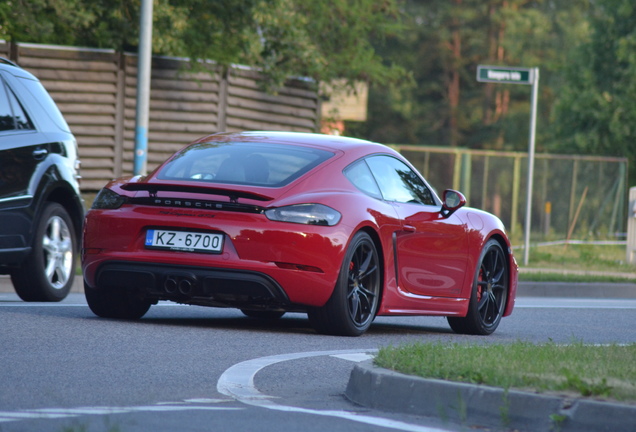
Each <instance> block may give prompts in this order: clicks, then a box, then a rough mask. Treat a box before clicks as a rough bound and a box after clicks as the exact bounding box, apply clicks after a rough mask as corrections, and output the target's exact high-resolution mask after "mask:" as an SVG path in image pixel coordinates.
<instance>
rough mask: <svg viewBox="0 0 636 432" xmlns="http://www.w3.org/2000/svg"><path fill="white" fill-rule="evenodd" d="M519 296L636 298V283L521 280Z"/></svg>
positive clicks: (518, 290) (518, 289)
mask: <svg viewBox="0 0 636 432" xmlns="http://www.w3.org/2000/svg"><path fill="white" fill-rule="evenodd" d="M517 297H569V298H572V297H574V298H599V299H609V298H636V283H631V282H620V283H608V282H605V283H603V282H519V286H518V288H517Z"/></svg>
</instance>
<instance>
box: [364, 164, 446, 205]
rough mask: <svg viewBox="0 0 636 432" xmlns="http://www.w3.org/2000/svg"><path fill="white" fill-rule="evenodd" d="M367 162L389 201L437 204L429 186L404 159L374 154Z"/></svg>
mask: <svg viewBox="0 0 636 432" xmlns="http://www.w3.org/2000/svg"><path fill="white" fill-rule="evenodd" d="M367 163H368V164H369V167H370V168H371V171H372V172H373V175H374V176H375V178H376V180H377V182H378V184H379V186H380V190H381V191H382V195H383V196H384V199H386V200H387V201H395V202H400V203H415V204H426V205H435V200H434V199H433V194H432V193H431V191H430V190H429V188H428V187H427V186H426V184H425V183H424V182H423V181H422V179H421V178H420V177H419V176H418V175H417V173H415V172H414V171H413V170H412V169H411V168H409V167H408V166H407V165H406V164H404V163H403V162H402V161H400V160H398V159H395V158H393V157H391V156H372V157H370V158H368V159H367Z"/></svg>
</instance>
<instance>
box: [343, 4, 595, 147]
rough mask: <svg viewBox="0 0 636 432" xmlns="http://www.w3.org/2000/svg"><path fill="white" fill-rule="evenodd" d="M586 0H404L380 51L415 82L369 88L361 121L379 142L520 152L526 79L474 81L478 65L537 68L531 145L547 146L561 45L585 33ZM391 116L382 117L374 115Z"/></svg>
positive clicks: (361, 130)
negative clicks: (400, 31)
mask: <svg viewBox="0 0 636 432" xmlns="http://www.w3.org/2000/svg"><path fill="white" fill-rule="evenodd" d="M588 4H589V0H571V1H568V2H554V1H550V0H488V1H484V0H427V1H424V0H407V1H406V2H405V6H404V7H405V16H406V19H405V23H404V24H405V26H406V27H407V30H406V31H405V32H404V36H403V37H399V38H398V37H395V38H390V39H389V41H388V43H387V46H386V48H385V49H383V50H381V51H380V52H381V53H382V55H383V56H385V57H386V58H389V59H391V60H392V61H394V62H395V63H396V64H400V65H402V66H404V68H405V69H407V70H411V71H413V76H414V79H415V81H416V83H417V85H416V88H415V89H404V88H396V87H389V86H374V87H373V91H372V92H371V94H370V100H371V103H370V105H369V110H370V111H369V118H370V120H369V121H368V122H367V123H366V124H357V125H356V124H349V125H348V127H349V128H350V130H351V131H352V133H353V134H356V135H358V136H366V137H370V138H372V139H376V140H379V141H383V142H396V143H412V144H429V145H449V146H462V147H469V148H488V149H509V150H521V151H523V150H526V149H527V145H528V124H529V108H530V104H529V100H530V88H529V87H528V86H516V85H502V84H484V83H478V82H477V81H476V78H475V75H476V69H477V65H479V64H489V65H506V66H521V67H535V66H538V67H539V68H540V69H541V85H540V89H541V94H540V96H539V116H540V118H539V137H538V139H537V144H538V149H539V150H550V149H551V147H550V146H551V144H550V143H551V142H552V141H551V138H552V131H551V121H552V117H551V112H552V105H553V103H554V101H555V98H556V97H557V96H558V94H559V92H560V91H559V88H560V86H562V85H563V84H564V79H563V75H562V71H561V69H562V68H563V67H564V65H565V64H566V61H567V60H566V55H565V54H566V53H567V52H569V51H570V50H572V48H573V47H575V46H576V45H578V44H579V43H580V41H581V40H583V39H584V38H585V36H586V34H587V15H586V14H587V11H588ZM381 119H389V121H386V120H384V121H381Z"/></svg>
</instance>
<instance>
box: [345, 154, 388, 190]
mask: <svg viewBox="0 0 636 432" xmlns="http://www.w3.org/2000/svg"><path fill="white" fill-rule="evenodd" d="M344 174H345V176H346V177H347V178H348V179H349V181H350V182H351V183H353V185H354V186H355V187H357V188H358V189H360V190H361V191H362V192H364V193H365V194H367V195H370V196H372V197H374V198H378V199H382V194H381V193H380V189H379V188H378V184H377V183H376V182H375V179H374V178H373V175H372V174H371V171H370V170H369V166H368V165H367V163H366V162H365V161H363V160H362V161H359V162H356V163H354V164H353V165H350V166H349V167H347V169H346V170H345V172H344Z"/></svg>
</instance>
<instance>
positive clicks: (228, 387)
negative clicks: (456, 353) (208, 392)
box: [216, 349, 447, 432]
mask: <svg viewBox="0 0 636 432" xmlns="http://www.w3.org/2000/svg"><path fill="white" fill-rule="evenodd" d="M376 352H377V349H367V350H342V351H312V352H302V353H292V354H281V355H274V356H270V357H261V358H256V359H253V360H248V361H244V362H241V363H237V364H235V365H234V366H232V367H230V368H229V369H227V370H226V371H225V372H223V374H222V375H221V377H220V378H219V381H218V382H217V385H216V389H217V391H218V392H219V393H221V394H224V395H226V396H231V397H233V398H234V399H236V400H238V401H239V402H243V403H244V404H247V405H252V406H257V407H261V408H267V409H271V410H276V411H285V412H295V413H303V414H313V415H320V416H327V417H338V418H342V419H346V420H351V421H355V422H359V423H364V424H369V425H373V426H380V427H384V428H388V429H394V430H400V431H406V432H447V430H446V429H439V428H432V427H426V426H420V425H414V424H410V423H406V422H402V421H397V420H390V419H386V418H382V417H372V416H368V415H363V414H357V413H354V412H350V411H335V410H314V409H307V408H299V407H294V406H286V405H279V404H277V403H276V402H274V401H273V399H276V398H275V397H273V396H268V395H265V394H263V393H261V392H259V391H258V389H256V387H255V386H254V377H255V376H256V374H257V373H258V372H259V371H260V370H261V369H263V368H265V367H267V366H271V365H273V364H276V363H280V362H284V361H288V360H297V359H301V358H307V357H319V356H332V357H338V358H345V359H347V358H354V359H359V358H361V356H370V355H371V353H376ZM354 361H360V360H354Z"/></svg>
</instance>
